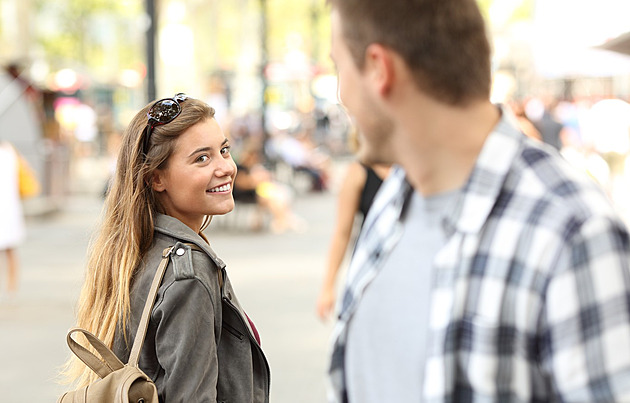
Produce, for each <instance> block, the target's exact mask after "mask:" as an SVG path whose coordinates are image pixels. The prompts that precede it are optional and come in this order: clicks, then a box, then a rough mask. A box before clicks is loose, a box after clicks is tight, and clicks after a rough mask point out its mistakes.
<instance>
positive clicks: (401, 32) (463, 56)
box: [328, 0, 491, 106]
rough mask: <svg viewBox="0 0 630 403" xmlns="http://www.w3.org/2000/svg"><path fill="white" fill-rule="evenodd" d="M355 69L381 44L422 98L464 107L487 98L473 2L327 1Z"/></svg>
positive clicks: (484, 53) (479, 20)
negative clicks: (396, 58)
mask: <svg viewBox="0 0 630 403" xmlns="http://www.w3.org/2000/svg"><path fill="white" fill-rule="evenodd" d="M328 1H329V3H330V4H331V5H332V8H333V11H335V12H337V13H338V15H339V20H340V23H341V34H342V36H343V40H344V42H345V45H346V46H347V48H348V50H349V51H350V54H351V55H352V59H353V60H354V63H355V65H356V67H357V68H358V69H359V70H363V68H364V66H365V63H366V50H367V49H368V47H369V46H370V45H371V44H380V45H382V46H384V47H385V48H388V49H391V50H393V51H394V52H396V53H397V54H398V55H400V57H401V58H402V60H403V61H404V62H405V64H406V66H407V68H408V69H409V71H410V73H411V75H412V77H413V82H414V83H415V85H416V86H417V87H418V89H420V90H421V91H423V92H424V93H425V94H426V95H428V96H430V97H432V98H434V99H435V100H437V101H439V102H442V103H445V104H448V105H453V106H465V105H466V104H467V103H469V102H470V101H473V100H478V99H487V98H489V94H490V86H491V73H490V44H489V42H488V38H487V35H486V29H485V23H484V20H483V17H482V15H481V13H480V11H479V8H478V6H477V3H476V1H475V0H369V1H365V0H328Z"/></svg>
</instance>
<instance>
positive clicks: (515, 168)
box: [329, 113, 630, 403]
mask: <svg viewBox="0 0 630 403" xmlns="http://www.w3.org/2000/svg"><path fill="white" fill-rule="evenodd" d="M505 115H506V114H505V113H504V116H505ZM408 191H409V185H408V184H407V182H406V181H405V179H404V172H403V171H402V170H400V169H396V170H395V171H394V173H393V174H392V176H391V177H390V178H389V179H388V180H387V181H386V182H385V183H384V184H383V187H382V192H379V194H378V196H377V198H376V200H375V204H374V208H373V210H370V214H368V217H367V220H366V223H365V226H364V229H363V232H362V234H361V236H360V239H359V241H358V244H357V249H356V251H355V254H354V256H353V259H352V262H351V264H350V269H349V273H348V279H347V285H346V289H345V291H344V294H343V299H342V301H341V304H340V315H339V321H338V323H337V325H336V327H335V329H334V332H333V340H334V343H333V352H332V360H331V366H330V378H329V380H330V383H331V388H330V395H329V397H330V401H331V402H346V401H347V396H346V391H345V379H344V357H345V343H346V336H347V324H348V322H349V321H350V320H351V319H352V314H353V312H354V310H355V307H356V306H357V304H358V303H359V301H360V297H361V294H362V293H363V290H364V289H365V287H366V286H367V285H369V283H370V281H371V280H372V279H373V278H374V277H375V275H376V273H377V272H378V270H379V269H380V267H381V266H382V263H383V262H384V261H385V259H386V258H387V256H388V253H389V251H391V249H392V247H393V246H394V245H395V243H396V241H397V240H398V236H397V234H400V231H401V228H402V225H403V223H404V214H403V213H404V206H405V200H406V196H405V195H406V194H407V193H408ZM401 217H403V218H401ZM443 223H444V228H445V230H446V233H447V241H446V244H445V245H444V247H443V248H442V249H441V250H440V251H439V252H438V254H437V256H436V258H435V261H434V271H435V283H434V284H433V291H432V295H431V314H430V323H429V331H430V334H429V344H428V348H427V361H426V365H425V376H426V378H425V379H424V386H423V391H424V392H423V394H424V396H423V399H424V400H423V401H424V402H425V403H434V402H435V403H437V402H457V403H460V402H550V401H563V402H564V401H566V402H626V401H627V402H630V244H629V239H628V232H627V229H626V227H625V225H624V224H623V223H622V222H621V221H620V220H619V218H618V217H617V216H616V215H615V214H614V212H613V209H612V207H611V206H610V204H609V203H608V201H607V199H606V197H605V195H604V194H603V193H602V192H601V190H600V189H599V188H598V187H597V186H596V185H595V184H594V183H592V182H591V181H590V179H588V178H586V177H584V176H583V175H581V174H580V173H577V172H575V171H574V170H573V169H572V168H571V167H569V166H568V165H567V164H566V163H565V162H564V161H563V160H562V159H561V157H559V156H558V155H557V154H555V153H554V152H553V151H549V150H548V149H547V148H546V147H544V146H541V145H539V144H537V143H534V142H532V141H531V140H529V139H526V138H525V137H524V136H523V135H522V134H521V133H520V132H519V131H518V130H516V129H515V128H514V127H513V126H512V125H511V124H510V123H509V122H508V120H507V118H505V117H504V118H503V119H502V120H501V122H500V123H499V124H498V126H497V127H496V128H495V130H494V131H493V133H491V135H490V136H489V137H488V139H487V140H486V143H485V144H484V147H483V149H482V152H481V154H480V156H479V158H478V161H477V164H476V166H475V168H474V170H473V172H472V174H471V177H470V179H469V181H468V183H467V184H466V185H465V187H464V188H463V189H462V191H461V194H460V195H459V196H458V197H457V202H456V203H455V205H454V206H453V208H452V210H450V211H448V212H447V213H446V214H445V216H444V217H443ZM350 342H351V341H350ZM392 342H395V340H392Z"/></svg>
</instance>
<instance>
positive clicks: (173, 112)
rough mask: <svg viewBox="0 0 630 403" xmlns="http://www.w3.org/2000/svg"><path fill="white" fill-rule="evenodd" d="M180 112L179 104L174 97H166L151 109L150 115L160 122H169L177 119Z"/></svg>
mask: <svg viewBox="0 0 630 403" xmlns="http://www.w3.org/2000/svg"><path fill="white" fill-rule="evenodd" d="M179 112H180V107H179V104H178V103H177V102H176V101H175V100H173V99H164V100H162V101H160V102H158V103H156V104H155V105H153V106H152V107H151V109H149V113H148V115H149V117H151V118H152V119H155V120H156V121H158V122H159V123H162V124H164V123H168V122H170V121H171V120H173V119H175V118H176V117H177V115H178V114H179Z"/></svg>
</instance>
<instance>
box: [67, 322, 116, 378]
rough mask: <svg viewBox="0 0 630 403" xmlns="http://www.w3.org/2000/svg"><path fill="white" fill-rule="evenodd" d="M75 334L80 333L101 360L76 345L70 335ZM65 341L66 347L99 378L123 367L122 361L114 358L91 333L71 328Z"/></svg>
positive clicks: (114, 355)
mask: <svg viewBox="0 0 630 403" xmlns="http://www.w3.org/2000/svg"><path fill="white" fill-rule="evenodd" d="M75 333H82V334H83V335H84V336H85V338H86V339H87V340H88V342H89V343H90V344H91V345H92V347H94V349H95V350H96V351H98V353H99V354H100V355H101V357H103V360H101V359H99V358H98V357H97V356H96V355H95V354H94V353H92V352H91V351H90V350H88V349H87V348H85V347H83V346H82V345H80V344H79V343H77V342H76V341H75V340H74V339H73V338H72V335H73V334H75ZM66 340H67V342H68V347H70V350H72V352H73V353H74V354H75V355H76V356H77V357H78V358H79V359H80V360H81V361H83V363H85V365H87V366H88V367H90V369H91V370H92V371H94V372H96V374H97V375H98V376H99V377H100V378H104V377H106V376H107V375H109V374H110V373H112V372H113V371H116V370H119V369H120V368H122V367H124V364H123V363H122V361H120V360H119V359H118V357H116V354H114V353H113V352H112V351H111V350H110V349H109V348H108V347H107V346H106V345H105V344H104V343H103V342H102V341H100V340H99V339H98V338H97V337H96V336H94V335H93V334H92V333H90V332H88V331H87V330H85V329H81V328H79V327H75V328H72V329H70V330H69V331H68V335H67V336H66Z"/></svg>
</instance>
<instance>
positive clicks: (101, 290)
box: [62, 98, 214, 387]
mask: <svg viewBox="0 0 630 403" xmlns="http://www.w3.org/2000/svg"><path fill="white" fill-rule="evenodd" d="M152 104H153V103H151V104H149V105H147V106H145V107H144V108H143V109H142V110H141V111H140V112H138V113H137V114H136V116H135V117H134V118H133V119H132V121H131V122H130V124H129V126H128V127H127V129H126V131H125V133H124V135H123V138H122V144H121V146H120V151H119V155H118V162H117V165H116V173H115V176H114V179H113V182H112V186H111V190H110V192H109V193H108V195H107V198H106V199H105V205H104V207H103V215H102V221H101V223H100V228H99V229H98V230H97V232H96V233H95V236H94V237H93V239H92V242H91V243H90V247H89V249H88V261H87V268H86V274H85V282H84V284H83V288H82V290H81V294H80V296H79V301H78V311H77V326H79V327H82V328H84V329H86V330H88V331H90V332H92V333H93V334H95V335H96V337H98V338H99V339H100V340H101V341H103V343H105V344H106V345H107V346H109V347H110V348H111V347H112V345H113V342H114V337H115V335H116V332H117V331H122V335H123V337H125V339H126V337H127V335H126V331H125V329H126V323H127V320H128V319H129V314H130V311H131V304H130V290H131V284H132V281H133V278H134V275H135V274H136V271H137V270H138V268H139V266H140V263H141V261H142V259H143V257H144V255H145V254H146V253H147V251H148V250H149V249H150V247H151V245H152V243H153V230H154V225H153V219H154V216H155V215H156V213H160V212H163V209H162V207H161V206H160V204H159V202H158V200H157V197H156V194H155V192H154V191H153V189H152V187H151V180H152V179H151V178H152V175H153V173H154V171H155V170H156V169H163V168H165V167H166V165H167V164H168V158H169V156H170V155H171V154H172V152H173V149H174V147H175V143H176V141H177V138H178V137H179V135H180V134H181V133H182V132H184V131H185V130H186V129H188V128H189V127H191V126H193V125H195V124H196V123H199V122H201V121H203V120H205V119H212V118H213V117H214V109H213V108H211V107H210V106H208V105H206V104H205V103H204V102H201V101H199V100H196V99H193V98H188V99H187V100H185V101H183V102H181V108H182V111H181V113H180V115H179V116H177V117H176V118H175V119H174V120H173V121H172V122H169V123H167V124H164V125H159V126H156V127H155V128H154V129H153V132H152V134H151V138H150V145H149V149H148V152H147V155H146V157H145V156H144V154H143V150H142V145H143V139H144V129H145V128H146V126H147V115H146V114H147V111H148V110H149V108H150V106H151V105H152ZM207 223H209V219H208V218H207V219H206V221H205V223H204V224H205V225H207ZM205 225H204V227H202V229H203V228H205ZM62 375H63V378H65V381H67V382H68V383H76V384H77V387H80V386H84V385H86V384H88V383H90V382H93V381H94V380H96V379H97V378H98V377H97V375H96V374H95V373H94V372H92V370H90V369H89V368H88V367H87V366H86V365H85V364H83V363H82V362H81V361H80V360H79V359H78V358H76V357H74V356H73V357H71V358H70V359H69V360H68V362H67V363H66V365H65V368H64V370H63V373H62Z"/></svg>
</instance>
